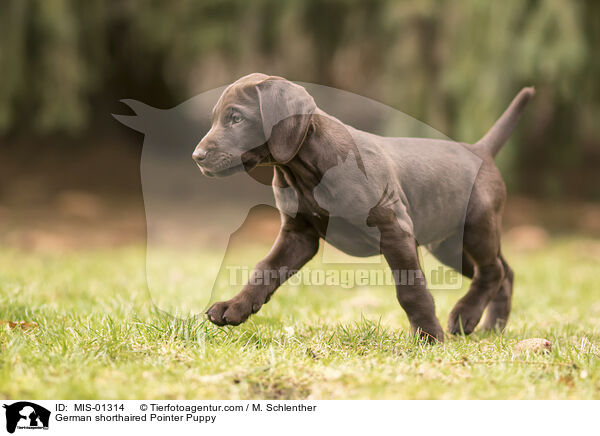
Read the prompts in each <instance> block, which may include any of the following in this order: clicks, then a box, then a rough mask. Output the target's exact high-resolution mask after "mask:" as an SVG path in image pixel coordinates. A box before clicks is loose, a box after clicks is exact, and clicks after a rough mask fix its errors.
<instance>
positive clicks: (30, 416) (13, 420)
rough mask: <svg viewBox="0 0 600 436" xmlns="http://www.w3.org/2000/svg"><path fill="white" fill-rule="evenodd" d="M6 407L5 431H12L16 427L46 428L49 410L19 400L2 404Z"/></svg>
mask: <svg viewBox="0 0 600 436" xmlns="http://www.w3.org/2000/svg"><path fill="white" fill-rule="evenodd" d="M3 407H4V408H5V409H6V431H8V432H9V433H14V432H15V430H16V429H20V430H21V429H27V430H48V425H49V423H50V411H49V410H48V409H46V408H44V407H42V406H39V405H37V404H35V403H30V402H28V401H19V402H18V403H13V404H10V405H7V404H5V405H4V406H3Z"/></svg>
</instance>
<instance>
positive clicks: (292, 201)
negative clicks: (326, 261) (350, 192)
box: [274, 187, 379, 256]
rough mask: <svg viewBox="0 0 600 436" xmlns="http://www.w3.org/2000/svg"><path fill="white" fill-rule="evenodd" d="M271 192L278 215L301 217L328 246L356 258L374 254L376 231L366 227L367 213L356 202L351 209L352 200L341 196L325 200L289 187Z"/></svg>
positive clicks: (377, 233) (374, 228)
mask: <svg viewBox="0 0 600 436" xmlns="http://www.w3.org/2000/svg"><path fill="white" fill-rule="evenodd" d="M274 192H275V200H276V204H277V208H278V209H279V210H280V211H281V212H282V213H284V214H286V215H288V216H290V217H292V218H295V217H297V216H298V215H300V216H302V217H303V218H304V219H305V220H306V221H308V222H309V223H310V224H311V225H312V226H313V227H314V228H315V230H317V232H318V234H319V236H320V237H321V238H323V239H325V240H326V241H327V242H329V243H330V244H332V245H334V246H336V247H337V248H339V249H341V250H342V251H344V252H347V253H348V254H352V255H356V256H368V255H372V254H376V251H377V249H378V248H379V231H378V229H377V228H376V227H370V226H367V224H366V220H367V214H368V210H369V209H368V208H365V207H361V206H360V205H359V202H358V201H357V199H355V203H354V206H355V207H353V208H352V207H350V205H351V204H352V203H351V202H352V200H351V199H347V198H342V197H341V196H337V197H336V198H331V199H328V196H327V195H323V193H321V194H320V195H315V194H314V191H310V192H309V191H306V192H304V191H302V190H301V189H297V188H292V187H285V188H275V187H274ZM315 197H316V198H315ZM340 204H344V206H343V207H342V206H340ZM346 204H347V205H348V206H345V205H346ZM326 208H331V209H330V210H327V209H326Z"/></svg>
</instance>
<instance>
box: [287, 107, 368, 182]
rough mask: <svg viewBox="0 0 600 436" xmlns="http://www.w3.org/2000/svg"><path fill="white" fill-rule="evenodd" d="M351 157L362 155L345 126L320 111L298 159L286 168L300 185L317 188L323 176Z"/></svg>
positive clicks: (298, 154) (310, 128) (312, 120)
mask: <svg viewBox="0 0 600 436" xmlns="http://www.w3.org/2000/svg"><path fill="white" fill-rule="evenodd" d="M349 153H355V154H358V149H357V147H356V144H355V143H354V140H353V139H352V136H351V135H350V133H349V132H348V129H347V127H346V125H345V124H344V123H342V122H341V121H339V120H338V119H336V118H334V117H332V116H331V115H328V114H326V113H325V112H323V111H321V110H318V111H317V112H315V114H314V115H313V117H312V119H311V121H310V126H309V130H308V134H307V136H306V139H305V140H304V143H303V144H302V146H301V147H300V150H299V151H298V153H297V154H296V156H295V157H294V158H293V159H292V160H291V161H289V162H288V163H287V164H285V165H283V169H284V171H286V172H290V173H292V174H293V176H294V178H295V179H296V181H297V183H302V184H305V185H307V186H306V188H314V187H315V186H316V185H318V184H319V183H320V182H321V179H322V178H323V175H324V174H325V173H326V172H327V171H329V170H330V169H331V168H333V167H335V166H337V165H338V163H339V161H340V159H341V160H342V161H345V160H346V157H347V156H348V154H349Z"/></svg>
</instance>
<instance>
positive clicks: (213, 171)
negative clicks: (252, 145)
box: [196, 153, 264, 177]
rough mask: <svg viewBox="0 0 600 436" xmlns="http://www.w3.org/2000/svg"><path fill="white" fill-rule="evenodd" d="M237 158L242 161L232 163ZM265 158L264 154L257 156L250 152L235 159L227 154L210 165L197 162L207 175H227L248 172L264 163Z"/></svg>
mask: <svg viewBox="0 0 600 436" xmlns="http://www.w3.org/2000/svg"><path fill="white" fill-rule="evenodd" d="M237 160H241V162H240V163H238V164H233V165H232V161H237ZM263 160H264V158H263V157H262V156H256V155H252V154H250V153H245V154H243V155H242V156H241V157H238V158H236V159H234V158H233V156H232V155H230V154H227V155H225V156H223V158H222V159H221V160H220V161H219V162H217V163H215V164H212V165H210V166H208V165H206V166H204V165H201V164H199V163H198V162H196V165H198V168H200V171H202V174H204V175H205V176H207V177H226V176H230V175H232V174H235V173H239V172H242V171H246V172H248V171H250V170H252V169H253V168H254V167H256V166H257V165H259V164H261V163H263Z"/></svg>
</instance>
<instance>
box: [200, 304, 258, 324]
mask: <svg viewBox="0 0 600 436" xmlns="http://www.w3.org/2000/svg"><path fill="white" fill-rule="evenodd" d="M206 315H207V316H208V319H209V321H210V322H212V323H213V324H216V325H219V326H224V325H239V324H241V323H243V322H244V321H246V320H247V319H248V317H249V316H250V315H252V305H250V304H246V302H245V301H243V300H242V301H240V300H237V301H236V300H235V299H233V300H229V301H221V302H219V303H215V304H213V305H212V306H211V307H210V309H208V310H207V311H206Z"/></svg>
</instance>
